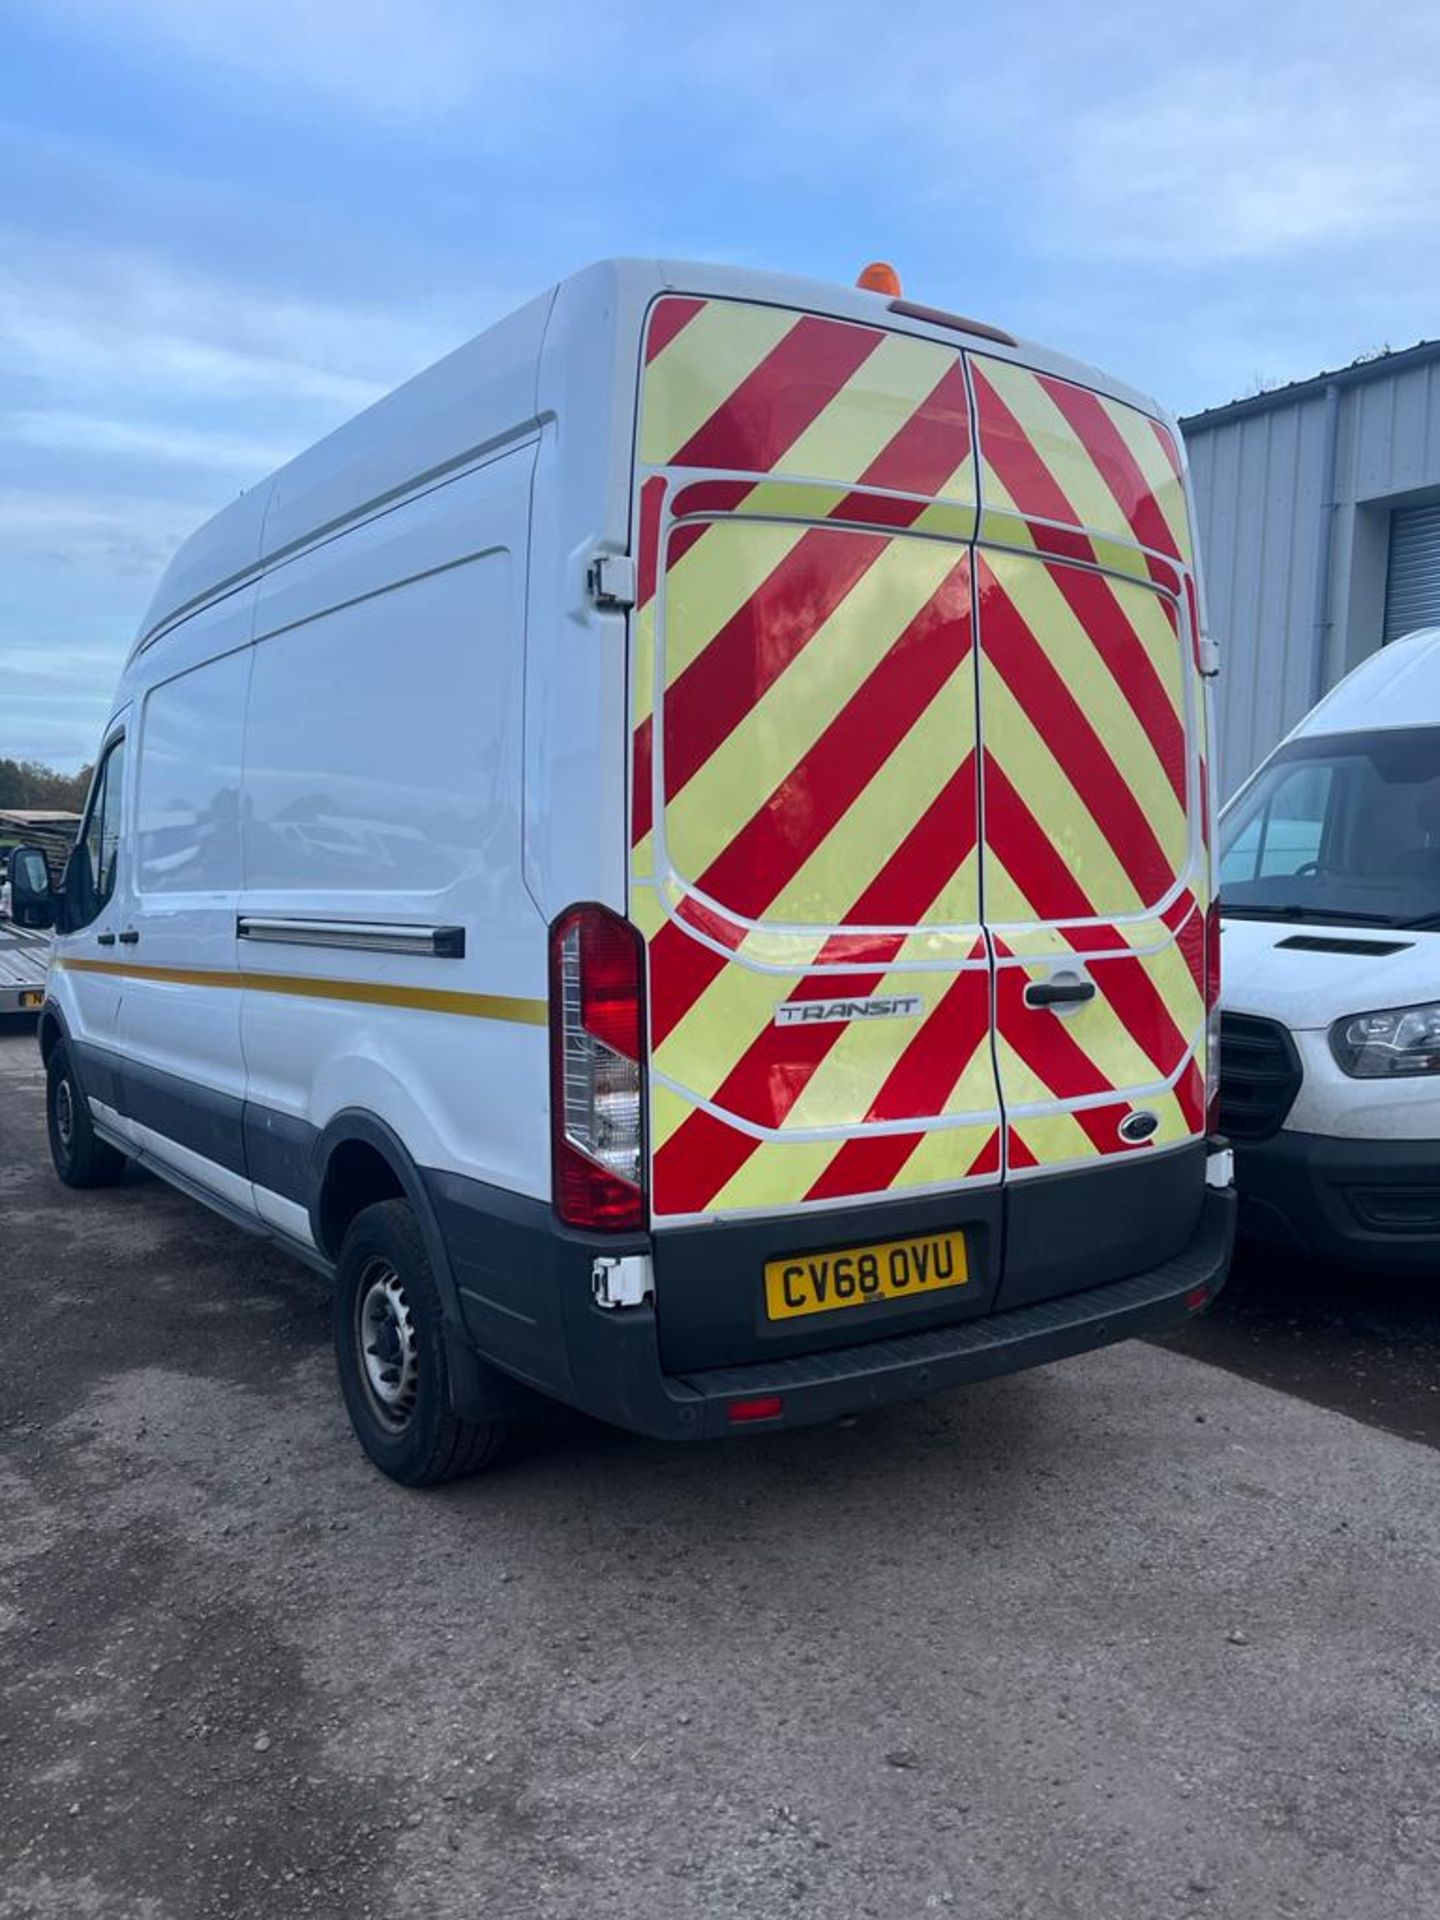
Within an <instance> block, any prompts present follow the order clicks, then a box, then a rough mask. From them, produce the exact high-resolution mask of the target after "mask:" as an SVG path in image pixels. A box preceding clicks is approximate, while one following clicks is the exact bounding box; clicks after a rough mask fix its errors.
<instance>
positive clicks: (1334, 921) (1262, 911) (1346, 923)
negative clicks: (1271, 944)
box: [1220, 894, 1440, 927]
mask: <svg viewBox="0 0 1440 1920" xmlns="http://www.w3.org/2000/svg"><path fill="white" fill-rule="evenodd" d="M1220 912H1221V915H1222V916H1223V915H1225V914H1227V913H1228V914H1231V915H1233V916H1234V917H1235V918H1237V919H1241V920H1312V921H1314V920H1318V921H1320V922H1322V923H1323V924H1324V925H1326V926H1332V927H1393V926H1396V925H1402V924H1403V925H1405V926H1414V925H1416V924H1417V923H1416V922H1415V921H1413V920H1411V921H1404V922H1397V921H1395V920H1393V919H1392V918H1391V917H1390V915H1389V914H1388V913H1356V912H1351V911H1349V910H1348V909H1341V908H1329V907H1302V906H1300V905H1298V904H1297V903H1296V902H1294V901H1287V902H1286V904H1285V905H1284V906H1282V907H1258V906H1256V905H1255V904H1254V903H1253V902H1252V901H1248V900H1247V901H1236V902H1234V903H1232V902H1230V901H1228V900H1226V898H1225V896H1224V895H1223V894H1222V895H1221V896H1220ZM1434 924H1435V925H1437V926H1440V914H1437V915H1436V916H1435V920H1434Z"/></svg>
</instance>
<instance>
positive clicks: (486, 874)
mask: <svg viewBox="0 0 1440 1920" xmlns="http://www.w3.org/2000/svg"><path fill="white" fill-rule="evenodd" d="M1197 609H1198V593H1197V583H1196V571H1195V563H1194V558H1193V554H1192V549H1191V534H1190V519H1189V509H1188V501H1187V493H1186V483H1185V476H1184V467H1183V458H1182V453H1181V447H1180V441H1179V437H1178V434H1177V433H1176V431H1175V427H1174V424H1173V422H1172V421H1171V420H1170V419H1169V417H1168V416H1167V415H1165V414H1164V413H1162V412H1161V411H1160V410H1159V409H1158V408H1157V407H1156V406H1155V405H1154V404H1153V402H1150V401H1148V400H1145V399H1143V398H1142V397H1140V396H1138V395H1136V394H1133V393H1131V392H1129V391H1128V390H1127V389H1125V388H1123V387H1121V386H1119V385H1117V384H1116V383H1115V382H1114V381H1112V380H1110V379H1109V378H1107V377H1106V376H1104V375H1102V374H1099V373H1096V372H1095V371H1094V370H1092V369H1090V368H1086V367H1080V366H1077V365H1075V364H1074V363H1073V362H1070V361H1067V360H1064V359H1062V358H1060V357H1059V356H1057V355H1055V354H1053V353H1051V352H1049V351H1047V350H1045V349H1042V348H1039V347H1035V346H1032V345H1028V344H1027V345H1022V344H1021V343H1019V342H1017V341H1015V340H1013V339H1012V338H1011V337H1010V336H1009V335H1007V334H1003V333H1001V332H999V331H998V330H996V329H993V328H988V327H986V326H983V325H981V324H980V323H978V322H975V321H970V320H966V319H963V318H960V317H959V316H956V315H953V314H949V313H944V312H939V311H936V310H934V309H930V308H926V307H920V306H916V305H913V304H911V303H909V302H906V301H905V300H903V299H901V298H899V297H898V296H897V297H890V293H889V292H888V291H887V292H881V291H874V290H861V289H846V288H835V287H827V286H821V285H818V284H814V283H810V282H803V281H796V280H788V279H782V278H779V277H777V276H772V275H765V274H755V273H745V272H740V271H738V270H731V269H727V268H718V267H701V266H671V265H668V264H662V263H657V262H610V263H606V264H602V265H600V266H597V267H594V268H591V269H589V270H588V271H586V272H584V273H581V274H578V275H576V276H575V277H574V278H572V279H570V280H567V281H565V282H564V283H563V284H562V285H560V286H559V287H558V288H556V289H555V290H553V291H552V292H551V293H548V294H546V295H545V296H544V297H543V298H542V299H540V300H538V301H536V302H535V303H534V304H532V305H531V306H529V307H526V308H524V309H523V310H522V311H521V312H519V313H517V314H515V315H513V316H512V317H511V318H510V319H508V320H506V321H503V322H502V323H501V324H500V325H499V326H497V327H494V328H492V329H491V331H490V332H489V333H487V334H485V335H484V336H482V337H481V338H480V339H478V340H476V341H474V342H473V343H472V344H471V345H469V346H467V347H464V348H462V349H461V350H460V351H459V352H458V353H456V354H454V355H452V356H451V358H450V359H448V360H446V361H443V362H442V363H441V364H440V365H439V366H437V367H435V368H434V369H432V370H431V371H430V372H429V373H426V374H423V375H421V376H420V378H419V379H417V380H415V381H412V382H411V383H410V384H409V385H408V386H407V387H404V388H402V389H401V390H400V391H399V392H398V393H396V394H394V395H392V396H391V397H390V398H389V399H387V400H384V401H382V402H380V403H379V405H377V406H376V407H374V408H372V409H371V410H370V411H369V412H368V413H366V414H363V415H362V416H361V417H360V418H359V419H358V420H356V421H354V422H353V423H352V424H351V425H349V426H348V427H344V428H342V429H341V430H340V431H339V432H338V433H336V434H333V435H332V436H331V437H330V438H329V439H327V440H325V441H323V442H321V444H320V445H319V446H317V447H315V448H314V449H312V450H311V451H310V452H309V453H306V454H303V455H302V456H301V457H300V458H299V459H298V460H296V461H295V462H293V463H292V464H291V465H290V466H289V467H286V468H284V469H282V471H281V472H280V473H278V474H277V475H276V476H275V477H274V478H273V479H271V480H270V481H268V482H266V483H264V484H262V485H261V486H258V487H256V488H253V489H252V490H251V491H250V492H248V493H247V494H245V495H244V497H243V498H242V499H241V500H239V501H237V502H236V503H235V504H234V505H233V506H231V507H229V508H227V509H226V511H225V512H224V513H222V514H221V515H220V516H219V517H218V518H217V519H215V520H214V521H212V522H211V523H210V525H209V526H207V527H205V528H203V529H202V530H201V531H200V532H199V533H198V534H196V535H195V536H194V538H193V539H192V540H190V541H189V542H188V543H187V544H186V546H185V547H184V548H182V550H181V551H180V553H179V554H178V556H177V557H176V559H175V560H174V562H173V563H172V565H171V568H170V570H169V572H168V573H167V575H166V577H165V579H164V581H163V582H162V584H161V587H160V589H159V592H158V594H157V597H156V600H155V602H154V604H153V606H152V608H151V610H150V613H149V614H148V615H147V617H146V620H145V623H144V625H143V628H142V630H141V633H140V636H139V638H138V640H137V642H136V645H135V648H134V650H133V652H132V654H131V657H130V661H129V664H128V666H127V667H126V670H125V675H124V678H123V681H122V683H121V687H120V691H119V695H118V699H117V703H116V707H115V713H114V718H113V719H112V721H111V723H110V725H109V727H108V728H107V730H106V733H105V737H104V740H103V743H102V752H101V754H100V756H99V760H98V766H97V771H96V776H95V782H94V788H93V791H92V793H91V796H90V802H89V807H88V810H87V814H86V821H85V826H84V828H83V831H82V835H81V840H80V845H79V849H78V850H77V854H76V856H75V858H74V860H72V862H71V865H70V869H69V872H68V876H67V882H66V885H65V888H64V889H63V892H62V894H61V896H60V898H59V900H58V901H50V900H48V899H46V898H42V897H30V896H28V895H27V898H26V900H25V902H24V908H25V911H26V912H27V913H29V914H31V915H32V916H40V917H43V916H44V915H45V914H46V913H49V912H55V913H57V914H58V918H59V924H60V932H59V936H58V941H57V954H56V960H55V966H54V970H53V973H52V976H51V993H50V998H49V1000H48V1002H47V1005H46V1009H45V1014H44V1017H43V1020H42V1023H41V1044H42V1047H43V1049H44V1054H45V1059H46V1062H47V1068H48V1079H49V1115H50V1135H51V1144H52V1150H53V1153H54V1157H55V1164H56V1166H57V1169H58V1170H59V1173H60V1176H61V1178H62V1179H65V1180H67V1181H69V1182H71V1183H72V1184H74V1185H93V1184H96V1183H97V1182H100V1181H104V1180H108V1179H113V1178H115V1177H116V1176H117V1175H118V1174H119V1172H120V1170H121V1168H122V1166H123V1164H124V1161H125V1159H126V1158H133V1159H137V1160H141V1161H143V1162H145V1163H146V1164H147V1165H151V1166H153V1167H154V1168H155V1169H156V1170H157V1171H158V1172H159V1173H161V1174H163V1175H164V1176H165V1177H166V1178H168V1179H170V1180H172V1181H174V1182H175V1183H176V1184H178V1185H180V1186H182V1187H184V1188H185V1189H186V1190H187V1191H190V1192H193V1193H194V1194H196V1195H197V1196H198V1197H200V1198H202V1199H204V1200H205V1201H207V1202H208V1204H210V1205H211V1206H214V1207H216V1208H218V1209H219V1210H220V1211H222V1212H224V1213H227V1214H229V1215H230V1216H231V1217H233V1218H234V1219H236V1220H237V1221H240V1222H242V1223H243V1224H245V1225H247V1226H249V1227H251V1228H254V1229H257V1230H259V1231H262V1232H265V1233H268V1234H270V1235H271V1236H273V1237H274V1238H275V1239H276V1240H277V1241H278V1242H280V1243H281V1244H283V1245H284V1246H286V1247H288V1248H289V1249H291V1250H292V1251H294V1252H295V1253H297V1254H299V1255H300V1256H301V1257H302V1258H306V1259H309V1260H311V1261H313V1262H314V1263H315V1264H316V1265H317V1266H319V1267H320V1268H322V1269H323V1270H324V1271H325V1272H327V1273H332V1274H333V1275H334V1276H335V1281H336V1303H335V1338H336V1350H337V1357H338V1362H339V1369H340V1377H341V1383H342V1386H343V1388H344V1392H345V1396H346V1400H347V1403H348V1406H349V1409H350V1413H351V1416H352V1419H353V1421H354V1424H355V1428H356V1431H357V1433H358V1435H359V1437H360V1440H361V1442H362V1444H363V1445H364V1446H365V1448H366V1450H367V1451H368V1453H369V1454H370V1456H371V1458H372V1459H373V1460H374V1461H375V1462H376V1463H377V1464H378V1465H379V1466H381V1467H382V1468H383V1469H384V1470H385V1471H386V1472H387V1473H389V1474H391V1475H393V1476H394V1477H395V1478H397V1479H400V1480H403V1481H407V1482H411V1483H419V1482H425V1481H433V1480H438V1479H443V1478H446V1477H448V1476H450V1475H452V1474H455V1473H458V1472H465V1471H469V1470H472V1469H473V1468H475V1467H477V1466H479V1465H481V1464H483V1463H484V1461H485V1460H487V1459H488V1458H489V1457H490V1455H491V1452H492V1451H493V1447H494V1444H495V1442H496V1439H497V1437H498V1435H499V1433H500V1431H501V1429H502V1427H503V1424H504V1422H505V1421H506V1420H507V1419H508V1418H509V1417H511V1416H512V1415H513V1414H515V1413H516V1412H517V1411H523V1410H524V1409H525V1408H526V1407H527V1406H530V1405H533V1395H534V1393H535V1391H537V1390H538V1391H539V1392H541V1393H543V1394H547V1395H551V1396H554V1397H555V1398H558V1399H560V1400H565V1401H569V1402H572V1403H573V1404H575V1405H577V1406H579V1407H582V1408H584V1409H586V1410H588V1411H590V1412H592V1413H595V1414H598V1415H601V1416H602V1417H604V1418H606V1419H609V1420H613V1421H616V1422H618V1423H619V1424H621V1425H625V1426H629V1427H633V1428H636V1429H639V1430H641V1431H644V1432H647V1433H652V1434H657V1435H661V1436H665V1437H671V1438H680V1439H690V1438H697V1437H700V1436H702V1435H717V1434H726V1433H735V1432H738V1431H741V1430H745V1429H749V1428H752V1427H755V1426H763V1427H770V1428H774V1427H779V1426H789V1425H799V1424H803V1423H806V1422H813V1421H820V1420H827V1419H832V1418H834V1417H835V1416H837V1415H841V1414H845V1413H849V1412H853V1411H854V1410H856V1409H858V1408H863V1407H870V1406H874V1405H877V1404H879V1403H881V1402H884V1401H888V1400H896V1399H901V1398H906V1397H910V1396H915V1395H921V1394H927V1393H933V1392H936V1391H938V1390H940V1389H942V1388H945V1387H949V1386H952V1385H955V1384H957V1383H959V1382H962V1381H966V1380H971V1379H975V1378H978V1377H980V1376H982V1375H986V1374H993V1373H998V1372H1003V1371H1006V1370H1009V1369H1012V1368H1016V1367H1022V1366H1028V1365H1031V1364H1034V1363H1037V1362H1040V1361H1046V1360H1051V1359H1054V1358H1056V1357H1058V1356H1060V1355H1063V1354H1068V1353H1074V1352H1078V1351H1081V1350H1083V1349H1085V1348H1089V1347H1094V1346H1097V1345H1100V1344H1102V1343H1104V1342H1106V1341H1110V1340H1117V1339H1120V1338H1122V1337H1124V1336H1126V1335H1129V1334H1134V1333H1141V1332H1156V1331H1162V1330H1165V1329H1168V1328H1171V1327H1174V1326H1175V1325H1177V1324H1179V1323H1180V1322H1182V1321H1183V1320H1184V1319H1185V1318H1186V1317H1187V1316H1188V1315H1189V1314H1191V1313H1193V1312H1195V1311H1197V1310H1198V1309H1200V1308H1201V1307H1203V1306H1204V1305H1205V1303H1206V1302H1207V1301H1208V1299H1209V1298H1210V1297H1211V1296H1212V1295H1213V1293H1214V1292H1215V1290H1216V1289H1217V1288H1218V1287H1219V1285H1220V1284H1221V1282H1222V1280H1223V1277H1224V1273H1225V1269H1226V1265H1227V1262H1228V1258H1229V1250H1230V1243H1231V1235H1232V1226H1233V1212H1234V1208H1233V1196H1232V1195H1231V1193H1230V1191H1229V1189H1228V1156H1226V1155H1224V1154H1223V1153H1217V1154H1214V1155H1212V1154H1211V1153H1210V1152H1209V1151H1208V1148H1207V1073H1209V1072H1210V1071H1211V1070H1212V1069H1213V1064H1214V1052H1213V1049H1212V1048H1211V1047H1210V1045H1209V1044H1208V1039H1207V1008H1208V1007H1209V1005H1210V1004H1211V1003H1212V1002H1213V1000H1214V997H1215V990H1216V985H1217V982H1216V973H1215V958H1216V947H1217V942H1216V940H1215V938H1214V937H1212V936H1213V935H1214V934H1215V933H1217V932H1218V920H1217V919H1216V916H1215V913H1214V909H1213V904H1212V887H1211V876H1210V856H1209V851H1208V849H1209V844H1210V839H1209V836H1208V834H1207V831H1206V829H1207V825H1208V823H1207V821H1206V818H1205V812H1206V805H1207V802H1206V797H1205V796H1206V791H1207V783H1206V777H1205V770H1204V761H1205V755H1206V714H1207V708H1208V688H1207V685H1206V681H1205V679H1204V677H1203V672H1204V670H1206V669H1208V667H1209V665H1210V664H1211V663H1210V660H1209V652H1208V648H1207V645H1206V643H1205V642H1204V641H1203V639H1202V636H1201V634H1200V632H1199V624H1198V612H1197ZM982 719H983V748H982V745H981V740H982ZM17 901H18V896H17ZM982 901H983V912H982Z"/></svg>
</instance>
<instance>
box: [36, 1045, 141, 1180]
mask: <svg viewBox="0 0 1440 1920" xmlns="http://www.w3.org/2000/svg"><path fill="white" fill-rule="evenodd" d="M45 1071H46V1079H45V1126H46V1131H47V1132H48V1133H49V1135H50V1158H51V1159H52V1160H53V1161H54V1163H55V1171H56V1173H58V1174H59V1176H60V1178H61V1179H62V1180H63V1181H64V1182H65V1184H66V1186H67V1187H113V1186H114V1184H115V1182H116V1181H117V1180H118V1179H119V1178H120V1176H121V1175H122V1174H123V1173H124V1171H125V1156H124V1154H123V1153H121V1152H119V1150H118V1149H117V1148H115V1147H112V1146H111V1145H110V1142H109V1141H108V1140H102V1139H101V1138H100V1137H99V1135H98V1134H97V1133H96V1131H95V1128H94V1126H93V1124H92V1123H91V1119H90V1106H89V1102H88V1101H87V1100H86V1098H85V1095H84V1094H83V1093H82V1092H81V1090H80V1082H79V1081H78V1080H77V1079H76V1077H75V1067H74V1063H73V1062H72V1060H71V1058H70V1048H69V1045H68V1043H67V1042H66V1041H64V1040H62V1041H60V1043H59V1044H58V1046H57V1047H56V1048H55V1051H54V1052H53V1053H52V1054H51V1056H50V1064H49V1066H48V1067H47V1068H46V1070H45Z"/></svg>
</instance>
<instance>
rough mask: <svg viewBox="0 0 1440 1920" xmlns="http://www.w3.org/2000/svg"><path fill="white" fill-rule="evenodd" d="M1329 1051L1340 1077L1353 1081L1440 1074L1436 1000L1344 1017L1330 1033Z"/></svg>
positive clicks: (1439, 1018) (1439, 1022) (1439, 1012)
mask: <svg viewBox="0 0 1440 1920" xmlns="http://www.w3.org/2000/svg"><path fill="white" fill-rule="evenodd" d="M1330 1051H1331V1052H1332V1053H1333V1054H1334V1056H1335V1059H1336V1062H1337V1064H1338V1065H1339V1067H1340V1070H1341V1072H1342V1073H1349V1074H1353V1075H1354V1077H1355V1078H1356V1079H1357V1080H1386V1079H1388V1078H1389V1077H1390V1076H1391V1075H1392V1074H1396V1073H1440V1001H1435V1000H1432V1001H1430V1002H1429V1004H1428V1005H1426V1006H1423V1007H1392V1008H1390V1009H1389V1010H1388V1011H1387V1012H1384V1013H1350V1014H1346V1015H1345V1017H1344V1018H1343V1019H1341V1020H1337V1021H1336V1022H1335V1024H1334V1026H1333V1027H1331V1029H1330Z"/></svg>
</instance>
